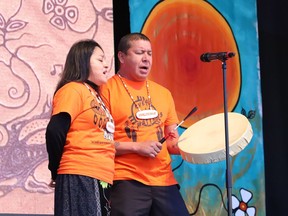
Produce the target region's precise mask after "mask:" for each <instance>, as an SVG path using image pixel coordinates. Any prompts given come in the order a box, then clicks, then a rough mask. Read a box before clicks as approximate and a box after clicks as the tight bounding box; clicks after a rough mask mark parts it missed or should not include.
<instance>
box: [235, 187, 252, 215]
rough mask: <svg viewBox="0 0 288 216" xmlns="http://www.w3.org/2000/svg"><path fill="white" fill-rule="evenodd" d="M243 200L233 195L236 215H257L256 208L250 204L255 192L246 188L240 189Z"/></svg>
mask: <svg viewBox="0 0 288 216" xmlns="http://www.w3.org/2000/svg"><path fill="white" fill-rule="evenodd" d="M240 195H241V200H238V198H237V197H236V196H234V195H232V210H233V213H234V215H235V216H246V215H248V216H254V215H256V208H255V207H254V206H248V203H249V201H250V200H251V199H252V197H253V194H252V193H251V192H250V191H248V190H246V189H244V188H241V189H240Z"/></svg>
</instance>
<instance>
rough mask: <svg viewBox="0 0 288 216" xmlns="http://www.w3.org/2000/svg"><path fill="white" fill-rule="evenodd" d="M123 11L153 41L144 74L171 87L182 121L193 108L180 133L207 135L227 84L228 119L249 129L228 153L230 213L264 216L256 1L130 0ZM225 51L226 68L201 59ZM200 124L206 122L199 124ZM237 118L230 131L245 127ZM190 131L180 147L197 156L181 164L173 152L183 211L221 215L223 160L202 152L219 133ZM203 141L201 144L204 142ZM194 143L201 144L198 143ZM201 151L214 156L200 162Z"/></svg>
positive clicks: (221, 108) (134, 28) (223, 210)
mask: <svg viewBox="0 0 288 216" xmlns="http://www.w3.org/2000/svg"><path fill="white" fill-rule="evenodd" d="M129 9H130V27H131V32H142V33H144V34H146V35H147V36H148V37H149V38H150V39H151V42H152V48H153V66H152V72H151V75H150V78H151V79H152V80H154V81H156V82H158V83H160V84H162V85H164V86H166V87H167V88H169V89H170V90H171V92H172V94H173V96H174V99H175V104H176V109H177V113H178V116H179V118H180V120H182V119H183V118H184V117H185V116H186V115H187V114H188V113H189V111H190V110H191V109H192V108H193V107H195V106H197V108H198V110H197V112H196V113H194V114H193V115H192V116H191V117H190V118H189V119H187V120H186V121H185V122H184V123H183V125H182V127H181V129H180V130H179V132H180V133H181V134H182V136H184V134H185V133H186V130H188V129H190V128H191V127H193V128H195V129H197V131H198V132H199V133H202V132H203V131H205V130H208V129H209V130H208V132H210V131H212V132H213V129H214V128H213V126H214V127H215V125H216V126H217V125H219V124H220V123H219V119H218V120H217V119H216V120H217V122H216V123H215V122H214V121H215V118H214V116H215V115H216V114H219V113H220V114H221V113H222V114H223V112H224V103H223V100H224V96H223V91H224V89H223V87H224V86H226V93H227V109H228V111H229V113H232V117H231V118H232V119H231V118H229V119H230V120H229V119H228V124H229V121H230V122H233V121H234V120H233V118H234V115H235V116H238V115H237V114H240V115H241V117H243V118H245V120H248V122H249V124H250V125H251V128H252V131H253V136H252V138H251V137H250V138H249V139H248V141H249V142H248V145H245V146H242V148H244V149H240V151H238V152H236V155H235V156H233V157H231V174H232V188H231V191H232V196H231V197H232V198H231V199H232V209H233V215H236V216H240V215H249V216H252V215H260V216H262V215H263V216H264V215H265V182H264V158H263V138H262V102H261V91H260V77H259V74H260V73H259V70H260V68H259V53H258V34H257V15H256V1H255V0H252V1H241V0H234V1H228V0H225V1H217V0H210V1H203V0H164V1H157V0H147V1H142V0H129ZM226 51H227V52H233V53H235V54H236V55H235V56H234V57H233V58H229V59H227V61H226V70H225V67H223V66H222V61H220V60H215V61H211V62H202V61H200V56H201V55H202V54H203V53H207V52H213V53H214V52H226ZM224 65H225V64H224ZM223 71H226V73H224V72H223ZM224 75H226V77H223V76H224ZM224 80H225V81H226V84H225V85H224V84H223V81H224ZM233 114H234V115H233ZM240 119H242V118H240ZM203 121H204V122H205V123H203V124H202V122H203ZM237 123H238V121H236V124H233V127H232V128H230V126H229V132H230V133H231V134H232V133H233V134H234V132H235V133H236V134H238V131H239V130H243V127H244V131H245V127H247V125H246V124H244V125H242V123H241V122H240V123H239V124H237ZM249 124H248V125H249ZM223 125H224V121H223ZM211 127H212V130H210V128H211ZM223 127H224V126H223ZM187 128H188V129H187ZM216 129H218V128H215V131H216V132H217V130H216ZM220 132H221V133H222V134H223V143H222V150H224V152H225V141H224V134H225V132H224V131H223V130H220ZM230 133H229V134H230ZM188 135H191V136H188V137H189V139H188V141H189V142H185V139H183V140H184V141H183V142H185V143H184V144H185V145H186V146H188V147H190V148H191V152H188V153H189V154H190V153H191V155H189V154H188V156H194V155H196V154H194V151H193V148H196V147H197V148H199V149H200V150H199V152H200V153H198V152H197V153H198V154H197V155H196V156H197V158H196V159H195V158H194V159H195V161H193V162H191V161H189V160H188V161H187V160H184V161H183V158H184V157H181V156H173V167H174V174H175V176H176V178H177V179H178V182H179V184H180V185H181V193H182V195H183V197H184V199H185V202H186V205H187V207H188V209H189V212H190V213H191V214H193V215H201V216H203V215H208V216H212V215H213V216H218V215H223V216H224V215H227V208H228V206H227V197H228V196H227V185H226V161H225V157H220V156H219V155H218V154H213V151H212V152H210V151H209V152H206V151H205V149H206V147H207V146H205V145H206V143H209V144H212V145H213V143H215V142H216V140H218V139H219V134H218V133H217V134H216V133H211V134H209V135H207V136H205V137H202V138H201V136H200V138H199V137H198V136H197V135H198V134H192V133H191V134H189V133H188ZM194 135H195V140H194V139H193V136H194ZM204 135H205V133H204ZM244 135H245V134H244ZM181 138H182V137H180V141H179V142H181ZM234 138H235V140H236V141H235V144H238V141H239V140H240V142H241V140H243V139H244V142H245V140H247V137H246V136H242V134H241V133H240V135H239V134H238V137H234ZM203 139H205V142H206V143H202V141H203ZM198 143H202V145H201V146H198ZM230 144H234V143H230ZM179 145H180V144H179ZM195 146H196V147H195ZM201 148H203V151H201ZM215 152H216V153H218V152H217V151H215ZM206 153H209V156H211V158H212V159H210V158H209V159H207V161H208V162H207V161H205V157H206ZM210 153H211V154H210ZM230 153H231V152H230ZM184 156H185V155H184ZM192 158H193V157H192Z"/></svg>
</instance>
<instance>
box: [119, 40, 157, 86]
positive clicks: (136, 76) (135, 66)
mask: <svg viewBox="0 0 288 216" xmlns="http://www.w3.org/2000/svg"><path fill="white" fill-rule="evenodd" d="M130 45H131V46H130V48H129V49H128V50H127V54H125V53H123V52H119V53H118V57H119V59H120V62H121V71H122V72H121V73H122V75H125V77H126V78H127V79H130V80H134V81H144V80H146V78H147V76H148V75H149V73H150V70H151V66H152V48H151V43H150V42H149V41H145V40H134V41H131V42H130ZM124 73H125V74H124Z"/></svg>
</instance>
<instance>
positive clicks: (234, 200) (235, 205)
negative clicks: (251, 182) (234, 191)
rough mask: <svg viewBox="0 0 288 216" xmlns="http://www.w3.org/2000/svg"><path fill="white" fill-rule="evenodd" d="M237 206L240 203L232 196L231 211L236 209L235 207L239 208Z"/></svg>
mask: <svg viewBox="0 0 288 216" xmlns="http://www.w3.org/2000/svg"><path fill="white" fill-rule="evenodd" d="M239 204H240V202H239V200H238V199H237V197H235V196H234V195H232V209H236V208H237V207H239Z"/></svg>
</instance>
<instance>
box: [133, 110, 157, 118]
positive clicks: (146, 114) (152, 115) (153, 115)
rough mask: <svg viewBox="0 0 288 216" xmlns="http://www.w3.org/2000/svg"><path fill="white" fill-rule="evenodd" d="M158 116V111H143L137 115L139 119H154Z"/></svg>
mask: <svg viewBox="0 0 288 216" xmlns="http://www.w3.org/2000/svg"><path fill="white" fill-rule="evenodd" d="M157 116H158V112H157V110H141V111H138V112H137V113H136V117H137V118H138V119H153V118H156V117H157Z"/></svg>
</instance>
